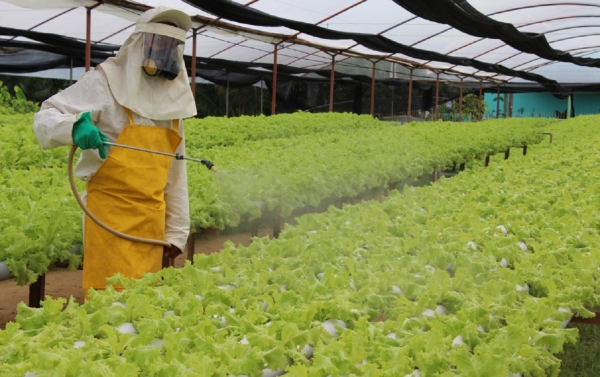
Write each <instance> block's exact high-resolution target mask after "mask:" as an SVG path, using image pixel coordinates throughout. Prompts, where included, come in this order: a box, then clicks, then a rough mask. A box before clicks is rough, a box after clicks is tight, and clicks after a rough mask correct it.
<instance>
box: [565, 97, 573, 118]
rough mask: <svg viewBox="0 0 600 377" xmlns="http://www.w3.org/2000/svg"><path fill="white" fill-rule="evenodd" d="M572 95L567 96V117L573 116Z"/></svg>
mask: <svg viewBox="0 0 600 377" xmlns="http://www.w3.org/2000/svg"><path fill="white" fill-rule="evenodd" d="M571 96H572V94H571V95H569V97H567V116H566V117H565V118H566V119H569V118H571V101H572V100H571Z"/></svg>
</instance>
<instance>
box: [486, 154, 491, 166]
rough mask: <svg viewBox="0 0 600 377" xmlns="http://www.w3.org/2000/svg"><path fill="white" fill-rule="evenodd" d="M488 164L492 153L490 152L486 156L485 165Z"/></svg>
mask: <svg viewBox="0 0 600 377" xmlns="http://www.w3.org/2000/svg"><path fill="white" fill-rule="evenodd" d="M488 166H490V155H489V154H488V155H487V156H485V167H486V168H487V167H488Z"/></svg>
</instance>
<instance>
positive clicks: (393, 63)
mask: <svg viewBox="0 0 600 377" xmlns="http://www.w3.org/2000/svg"><path fill="white" fill-rule="evenodd" d="M392 79H394V81H396V62H392ZM391 89H392V103H391V106H390V107H391V111H390V116H391V117H393V116H394V86H393V85H392V88H391Z"/></svg>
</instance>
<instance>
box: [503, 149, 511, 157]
mask: <svg viewBox="0 0 600 377" xmlns="http://www.w3.org/2000/svg"><path fill="white" fill-rule="evenodd" d="M509 157H510V148H506V151H505V152H504V159H505V160H508V158H509Z"/></svg>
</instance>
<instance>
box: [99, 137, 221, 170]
mask: <svg viewBox="0 0 600 377" xmlns="http://www.w3.org/2000/svg"><path fill="white" fill-rule="evenodd" d="M104 144H106V145H110V146H114V147H121V148H128V149H133V150H135V151H140V152H148V153H155V154H161V155H163V156H169V157H174V158H175V159H176V160H189V161H194V162H199V163H201V164H202V165H204V166H206V168H207V169H209V170H212V171H214V172H215V173H216V172H217V168H216V167H215V164H213V163H212V162H210V161H209V160H200V159H197V158H192V157H185V156H184V155H182V154H179V153H175V154H172V153H166V152H160V151H155V150H152V149H144V148H138V147H133V146H131V145H125V144H117V143H111V142H109V141H105V142H104Z"/></svg>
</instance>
